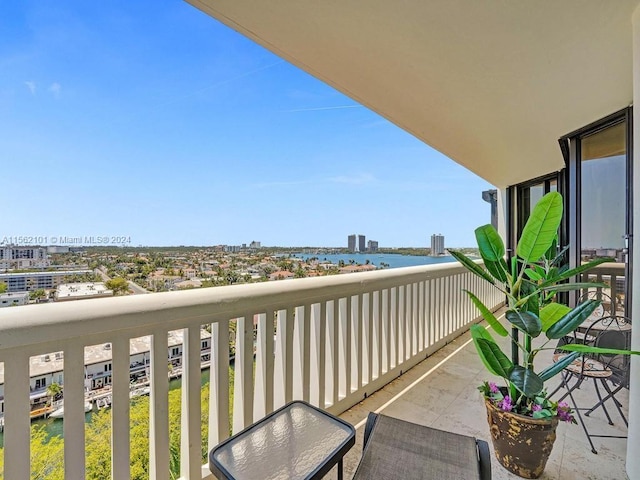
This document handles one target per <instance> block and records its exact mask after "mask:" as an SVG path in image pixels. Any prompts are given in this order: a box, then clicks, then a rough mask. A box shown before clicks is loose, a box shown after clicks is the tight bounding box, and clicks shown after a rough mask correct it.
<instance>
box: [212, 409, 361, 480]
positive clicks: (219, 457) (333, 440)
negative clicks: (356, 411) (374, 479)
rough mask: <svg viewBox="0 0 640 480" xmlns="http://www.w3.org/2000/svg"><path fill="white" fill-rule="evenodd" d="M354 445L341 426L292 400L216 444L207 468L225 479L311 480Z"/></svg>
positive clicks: (351, 432) (350, 429)
mask: <svg viewBox="0 0 640 480" xmlns="http://www.w3.org/2000/svg"><path fill="white" fill-rule="evenodd" d="M354 444H355V429H354V428H353V426H352V425H350V424H348V423H347V422H345V421H343V420H341V419H339V418H337V417H334V416H333V415H331V414H329V413H327V412H325V411H323V410H320V409H318V408H316V407H314V406H312V405H309V404H308V403H306V402H302V401H294V402H291V403H289V404H287V405H285V406H284V407H282V408H280V409H279V410H276V411H275V412H273V413H272V414H270V415H268V416H266V417H265V418H263V419H262V420H260V421H258V422H257V423H254V424H253V425H251V426H250V427H248V428H246V429H245V430H243V431H241V432H240V433H238V434H236V435H234V436H233V437H231V438H229V439H227V440H225V441H224V442H222V443H220V444H219V445H218V446H217V447H216V448H214V449H213V450H212V451H211V452H210V454H209V468H210V469H211V471H212V472H213V473H214V474H215V475H216V476H217V477H218V478H221V479H222V478H226V479H236V480H240V479H261V480H262V479H264V480H270V479H317V478H321V477H323V476H324V475H326V473H327V472H329V470H330V469H331V468H332V467H333V466H334V465H336V464H338V478H342V458H343V457H344V455H345V454H346V453H347V452H348V451H349V450H350V449H351V447H352V446H353V445H354Z"/></svg>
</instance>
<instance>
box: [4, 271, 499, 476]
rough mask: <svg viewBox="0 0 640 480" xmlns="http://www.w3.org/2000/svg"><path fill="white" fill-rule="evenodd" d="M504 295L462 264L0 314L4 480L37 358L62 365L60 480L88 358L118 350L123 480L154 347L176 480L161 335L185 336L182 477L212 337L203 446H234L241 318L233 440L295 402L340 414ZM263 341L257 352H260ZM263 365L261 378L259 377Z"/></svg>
mask: <svg viewBox="0 0 640 480" xmlns="http://www.w3.org/2000/svg"><path fill="white" fill-rule="evenodd" d="M463 288H465V289H469V290H472V291H474V292H476V293H477V294H478V296H479V297H480V298H481V299H482V300H483V301H484V302H485V303H486V304H488V305H491V306H494V307H496V308H497V307H498V306H499V305H500V304H501V303H502V301H503V297H502V295H500V293H499V292H498V291H497V290H495V289H493V288H492V287H490V286H487V285H486V284H485V283H483V282H482V281H481V280H479V279H478V278H477V277H475V276H474V275H472V274H470V273H468V272H466V271H465V270H464V269H463V268H462V267H461V266H460V265H459V264H457V263H451V264H440V265H431V266H424V267H409V268H402V269H392V270H383V271H376V272H369V273H359V274H350V275H340V276H330V277H319V278H308V279H301V280H287V281H279V282H269V283H261V284H251V285H238V286H231V287H220V288H207V289H199V290H189V291H183V292H170V293H157V294H153V295H137V296H129V297H123V298H115V299H113V298H112V299H96V300H85V301H78V302H65V303H57V304H44V305H34V306H28V307H20V308H10V309H3V311H2V312H0V361H2V362H4V373H5V378H4V382H5V384H4V392H5V393H4V409H5V415H4V420H5V425H4V426H5V431H4V434H5V437H4V439H5V452H4V454H5V471H4V478H5V479H7V480H14V479H27V478H29V436H30V428H29V427H30V419H29V359H30V357H32V356H38V355H43V354H45V353H49V352H55V351H63V352H64V355H63V358H64V406H65V418H64V427H63V432H64V448H65V452H64V461H65V472H66V477H65V478H70V479H80V478H84V472H85V437H84V421H85V416H84V408H83V407H84V387H85V379H84V348H85V346H89V345H96V344H101V343H106V342H110V343H111V345H112V347H111V348H112V356H113V360H112V362H113V371H112V382H113V385H112V401H113V404H112V478H114V479H122V478H129V448H130V447H129V444H130V441H129V366H130V365H129V360H130V359H129V353H130V352H129V346H130V339H132V338H136V337H140V336H144V335H151V336H152V341H151V351H150V354H149V355H150V359H151V362H150V380H151V401H150V414H149V417H150V427H149V428H150V432H149V434H150V466H149V470H150V478H151V479H153V480H159V479H168V478H169V473H168V471H169V458H170V455H169V424H168V379H167V348H168V343H167V337H168V332H169V331H173V330H179V329H184V331H183V334H184V337H183V338H184V344H183V361H182V371H183V378H182V410H181V415H182V423H181V430H182V432H181V452H180V455H181V472H180V473H181V477H182V478H185V479H196V478H197V479H200V478H203V476H204V477H206V476H207V475H206V473H205V472H206V469H205V468H203V466H202V463H203V461H202V455H201V452H202V441H201V433H202V430H201V429H202V425H201V411H200V409H201V405H200V390H201V386H200V379H201V377H200V360H201V359H200V346H201V343H200V342H201V338H200V329H201V326H202V325H207V324H209V325H211V333H212V338H211V342H212V343H211V345H212V349H211V365H212V366H211V380H210V401H209V438H208V444H209V445H208V446H209V447H210V448H211V447H213V446H214V445H216V444H217V443H218V442H219V441H221V440H223V439H225V438H226V437H228V436H229V433H230V432H229V414H230V405H229V356H228V348H229V345H228V344H229V321H230V320H232V319H237V337H236V357H235V376H234V377H235V379H234V381H235V384H234V396H233V431H234V432H235V431H238V430H240V429H242V428H244V427H245V426H246V425H249V424H251V423H252V422H253V421H254V420H256V419H258V418H261V417H262V416H264V415H265V414H267V413H269V412H271V411H273V410H274V409H276V408H278V407H279V406H281V405H283V404H284V403H286V402H288V401H290V400H292V399H303V400H307V401H309V402H311V403H312V404H315V405H318V406H320V407H322V408H325V409H327V410H329V411H331V412H333V413H336V414H338V413H342V412H343V411H345V410H346V409H348V408H349V407H351V406H352V405H354V404H356V403H358V402H359V401H361V400H362V399H363V398H364V397H365V396H366V395H369V394H371V393H373V392H374V391H376V390H378V389H379V388H381V387H382V386H383V385H385V384H386V383H388V382H389V381H390V380H391V379H393V378H395V377H397V376H398V375H400V374H401V373H402V372H403V371H406V370H407V369H408V368H410V367H412V366H413V365H415V364H416V363H418V362H419V361H421V360H423V359H424V358H425V357H426V356H428V355H430V354H431V353H433V352H434V351H436V350H437V349H439V348H440V347H441V346H442V345H444V344H446V343H447V342H448V341H450V340H451V339H453V338H454V337H456V336H457V335H459V334H460V333H462V332H464V331H465V330H467V329H468V328H469V326H470V324H472V323H473V322H474V321H475V320H476V319H477V311H476V310H475V308H474V307H473V306H472V304H471V302H470V301H469V300H468V299H467V297H466V295H465V294H464V293H463V292H462V289H463ZM254 338H255V345H254ZM254 354H255V376H254V370H253V368H254Z"/></svg>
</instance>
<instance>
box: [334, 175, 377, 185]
mask: <svg viewBox="0 0 640 480" xmlns="http://www.w3.org/2000/svg"><path fill="white" fill-rule="evenodd" d="M329 180H330V181H332V182H334V183H348V184H351V185H364V184H365V183H373V182H375V181H376V177H374V176H373V175H371V174H370V173H360V174H358V175H351V176H347V175H340V176H338V177H331V178H330V179H329Z"/></svg>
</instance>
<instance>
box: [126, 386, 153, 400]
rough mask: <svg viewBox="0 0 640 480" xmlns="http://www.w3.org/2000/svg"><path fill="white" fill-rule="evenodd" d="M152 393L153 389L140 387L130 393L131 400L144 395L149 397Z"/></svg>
mask: <svg viewBox="0 0 640 480" xmlns="http://www.w3.org/2000/svg"><path fill="white" fill-rule="evenodd" d="M150 393H151V387H149V386H146V387H140V388H136V389H134V390H131V391H130V392H129V398H135V397H141V396H143V395H149V394H150Z"/></svg>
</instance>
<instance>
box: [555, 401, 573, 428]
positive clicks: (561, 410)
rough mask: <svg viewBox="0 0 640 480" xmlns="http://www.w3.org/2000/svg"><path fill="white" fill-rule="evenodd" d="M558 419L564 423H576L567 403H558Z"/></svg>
mask: <svg viewBox="0 0 640 480" xmlns="http://www.w3.org/2000/svg"><path fill="white" fill-rule="evenodd" d="M558 418H560V420H562V421H563V422H569V423H576V419H575V418H573V415H571V408H570V407H569V404H568V403H567V402H560V403H558Z"/></svg>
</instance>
